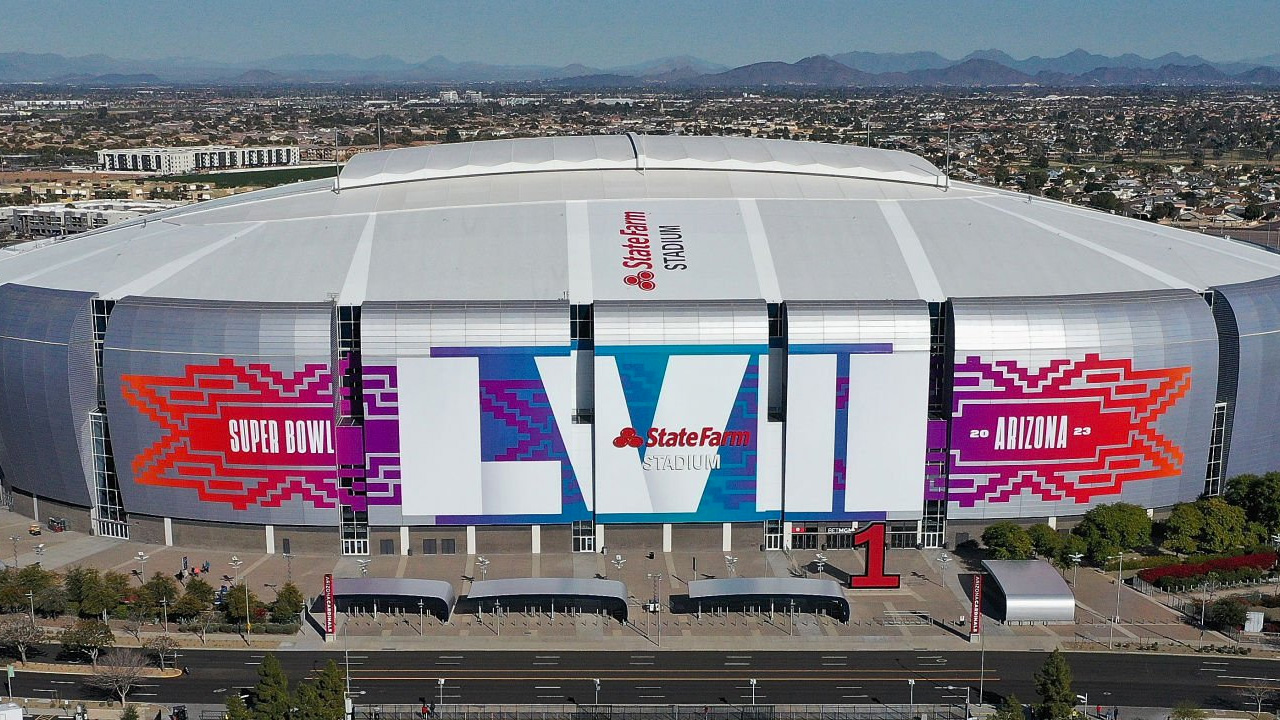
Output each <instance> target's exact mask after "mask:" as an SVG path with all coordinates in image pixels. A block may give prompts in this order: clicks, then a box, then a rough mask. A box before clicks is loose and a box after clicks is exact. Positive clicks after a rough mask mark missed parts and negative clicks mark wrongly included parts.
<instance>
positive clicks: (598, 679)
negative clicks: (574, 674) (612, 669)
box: [591, 678, 600, 705]
mask: <svg viewBox="0 0 1280 720" xmlns="http://www.w3.org/2000/svg"><path fill="white" fill-rule="evenodd" d="M591 682H593V683H595V684H596V702H595V704H596V705H599V704H600V678H592V679H591Z"/></svg>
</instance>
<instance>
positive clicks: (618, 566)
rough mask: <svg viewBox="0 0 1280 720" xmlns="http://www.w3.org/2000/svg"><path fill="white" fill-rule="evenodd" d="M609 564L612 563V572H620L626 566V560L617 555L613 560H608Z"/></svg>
mask: <svg viewBox="0 0 1280 720" xmlns="http://www.w3.org/2000/svg"><path fill="white" fill-rule="evenodd" d="M609 562H611V563H613V569H614V570H617V571H618V572H622V566H623V565H626V564H627V559H626V558H624V557H622V555H620V554H619V555H614V556H613V560H610V561H609Z"/></svg>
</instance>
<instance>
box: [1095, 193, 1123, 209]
mask: <svg viewBox="0 0 1280 720" xmlns="http://www.w3.org/2000/svg"><path fill="white" fill-rule="evenodd" d="M1089 206H1090V207H1094V208H1097V209H1099V210H1107V211H1109V212H1119V211H1121V210H1123V209H1124V203H1122V202H1120V198H1118V197H1116V194H1115V193H1113V192H1111V191H1110V190H1103V191H1101V192H1096V193H1094V194H1093V195H1091V196H1089Z"/></svg>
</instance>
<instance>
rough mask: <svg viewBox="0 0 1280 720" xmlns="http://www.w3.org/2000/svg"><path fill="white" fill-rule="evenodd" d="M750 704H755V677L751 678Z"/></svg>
mask: <svg viewBox="0 0 1280 720" xmlns="http://www.w3.org/2000/svg"><path fill="white" fill-rule="evenodd" d="M751 704H752V705H755V704H756V679H755V678H751Z"/></svg>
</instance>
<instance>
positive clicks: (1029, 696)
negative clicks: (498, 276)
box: [13, 649, 1280, 707]
mask: <svg viewBox="0 0 1280 720" xmlns="http://www.w3.org/2000/svg"><path fill="white" fill-rule="evenodd" d="M278 657H279V658H280V660H281V663H282V664H283V666H284V668H285V671H286V672H287V673H288V674H289V675H290V676H291V677H292V678H294V679H295V680H296V679H299V678H302V677H305V676H306V675H307V674H309V673H310V672H311V671H312V670H313V669H314V668H318V667H320V666H322V665H323V663H325V662H327V661H328V660H329V659H333V660H335V661H337V662H338V663H339V665H341V664H342V663H343V661H344V658H343V654H342V653H341V652H328V653H302V652H283V653H280V654H279V655H278ZM1044 658H1045V654H1044V653H1011V652H988V653H986V659H985V675H984V673H981V672H980V671H979V670H980V665H981V663H982V660H981V658H980V656H979V653H978V652H947V653H943V652H930V651H923V650H921V651H915V652H910V651H894V652H876V651H849V652H832V651H822V652H746V651H723V652H664V651H660V650H656V649H655V650H653V651H649V652H594V651H552V650H548V651H545V652H508V651H485V652H481V651H456V652H352V653H351V654H350V657H349V658H348V660H349V662H350V667H351V684H352V690H353V692H357V693H358V692H363V695H362V696H361V697H360V698H359V699H358V700H357V702H358V703H361V704H363V703H416V702H419V701H420V699H421V698H426V699H428V700H429V701H432V702H440V701H441V700H442V699H443V702H444V703H445V704H451V703H468V704H471V703H563V702H578V703H583V704H586V703H594V702H595V701H596V696H595V683H594V680H595V679H597V678H598V679H599V680H600V696H599V702H601V703H607V704H624V703H642V704H670V703H685V704H715V703H719V702H721V698H723V699H724V700H725V701H728V702H731V703H749V702H751V696H752V689H753V688H752V684H751V680H752V679H755V680H756V684H755V686H754V691H755V695H756V698H755V699H756V702H758V703H761V704H791V703H808V704H813V703H852V704H864V703H886V704H898V703H907V702H909V701H910V700H911V695H910V693H911V690H912V687H911V685H910V684H909V683H908V680H910V679H914V680H915V681H916V682H915V685H914V693H915V694H914V701H915V702H916V703H921V704H925V703H952V702H955V703H959V702H963V701H964V696H965V690H964V688H966V687H968V688H970V696H971V697H972V699H973V701H974V702H977V699H978V687H979V685H980V684H981V685H982V687H983V688H984V689H985V690H986V692H987V698H988V701H994V700H995V699H996V697H997V696H1004V695H1007V694H1009V693H1011V692H1012V693H1016V694H1017V695H1018V697H1019V698H1020V699H1022V700H1023V701H1024V702H1028V701H1033V700H1034V699H1035V697H1036V695H1035V690H1034V686H1033V684H1032V675H1033V673H1034V672H1035V670H1036V669H1038V668H1039V667H1040V665H1041V664H1042V663H1043V662H1044ZM1068 658H1069V660H1070V662H1071V667H1072V672H1073V675H1074V683H1073V687H1074V688H1075V691H1076V692H1077V693H1080V694H1086V693H1087V694H1088V697H1089V702H1090V703H1091V704H1102V705H1128V706H1152V707H1169V706H1172V705H1174V704H1176V703H1177V702H1179V701H1182V700H1189V701H1192V702H1195V703H1199V704H1203V705H1206V706H1210V707H1215V706H1216V707H1230V706H1237V705H1240V704H1241V697H1242V696H1241V692H1242V688H1243V687H1244V686H1246V685H1248V684H1249V683H1256V682H1267V683H1269V684H1271V686H1273V687H1277V688H1280V663H1277V662H1276V661H1269V660H1258V659H1248V658H1239V657H1228V656H1220V655H1139V654H1119V653H1117V654H1110V653H1070V654H1068ZM261 661H262V653H261V652H252V651H247V650H246V651H186V652H185V654H184V655H183V656H182V657H181V659H180V661H179V662H180V663H181V664H183V665H185V666H187V667H189V668H191V671H192V672H191V675H189V676H186V677H182V678H174V679H169V680H149V681H144V683H143V684H142V685H141V686H140V687H138V688H137V689H136V690H135V691H134V692H133V693H132V694H131V696H130V697H131V699H133V700H137V701H139V702H159V703H177V702H188V703H221V702H223V701H224V700H225V698H226V697H227V695H228V693H234V692H238V691H240V690H241V689H244V688H249V687H251V686H252V685H253V684H254V682H255V681H256V673H257V669H258V665H259V664H260V663H261ZM440 678H444V680H445V682H444V686H443V689H441V687H440V685H439V679H440ZM947 686H951V687H950V688H948V687H947ZM13 689H14V692H15V693H16V694H18V695H19V696H26V697H50V696H55V695H56V697H58V698H59V699H64V698H93V697H101V695H100V694H99V693H98V691H94V690H90V689H88V688H85V687H83V686H82V685H81V684H80V682H79V680H78V679H77V678H76V677H75V676H69V675H61V676H60V675H39V674H30V673H19V674H18V676H17V678H16V679H15V680H14V681H13Z"/></svg>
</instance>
